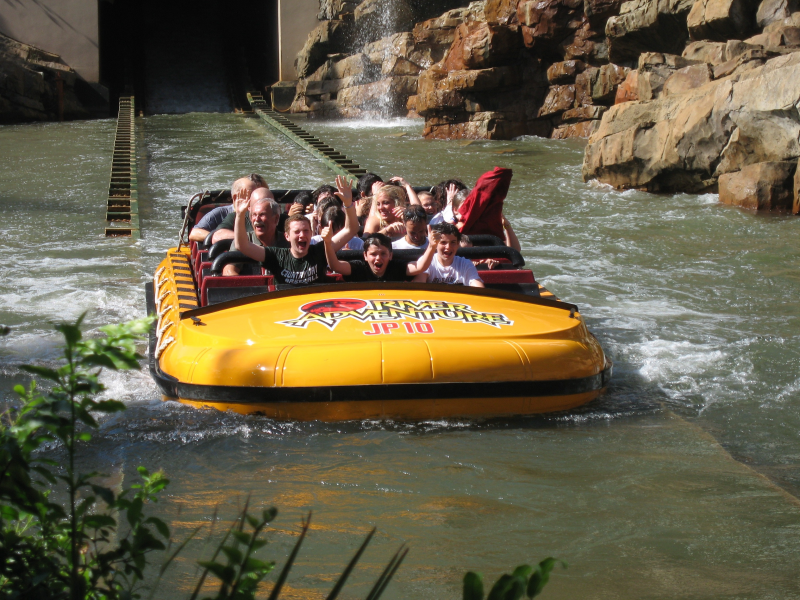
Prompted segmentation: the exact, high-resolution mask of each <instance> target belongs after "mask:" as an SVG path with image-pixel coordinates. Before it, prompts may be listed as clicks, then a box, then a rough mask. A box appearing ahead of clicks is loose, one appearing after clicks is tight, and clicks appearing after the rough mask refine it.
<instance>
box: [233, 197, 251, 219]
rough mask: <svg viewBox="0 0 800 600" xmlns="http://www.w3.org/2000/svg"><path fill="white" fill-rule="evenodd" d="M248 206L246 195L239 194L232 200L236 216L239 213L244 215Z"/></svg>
mask: <svg viewBox="0 0 800 600" xmlns="http://www.w3.org/2000/svg"><path fill="white" fill-rule="evenodd" d="M249 208H250V199H249V198H248V197H247V196H244V195H242V196H240V197H239V198H236V200H234V201H233V210H234V211H235V212H236V214H237V216H238V215H241V216H244V215H245V214H247V211H248V209H249Z"/></svg>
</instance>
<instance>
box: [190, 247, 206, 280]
mask: <svg viewBox="0 0 800 600" xmlns="http://www.w3.org/2000/svg"><path fill="white" fill-rule="evenodd" d="M205 262H208V250H201V251H200V252H198V253H197V256H195V257H194V259H193V260H192V268H193V269H194V278H195V279H196V280H197V279H198V278H199V277H200V269H201V266H200V265H202V264H203V263H205Z"/></svg>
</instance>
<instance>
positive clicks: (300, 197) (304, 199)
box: [293, 190, 314, 206]
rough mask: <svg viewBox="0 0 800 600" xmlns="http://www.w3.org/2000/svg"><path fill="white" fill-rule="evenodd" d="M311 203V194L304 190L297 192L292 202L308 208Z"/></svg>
mask: <svg viewBox="0 0 800 600" xmlns="http://www.w3.org/2000/svg"><path fill="white" fill-rule="evenodd" d="M313 202H314V198H312V197H311V192H308V191H305V190H303V191H302V192H297V195H296V196H295V197H294V200H293V203H294V204H302V205H303V206H308V205H309V204H313Z"/></svg>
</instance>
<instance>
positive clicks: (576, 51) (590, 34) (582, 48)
mask: <svg viewBox="0 0 800 600" xmlns="http://www.w3.org/2000/svg"><path fill="white" fill-rule="evenodd" d="M558 51H559V52H560V53H561V55H562V56H563V57H564V58H565V59H566V60H576V59H577V60H582V61H583V62H585V63H587V64H590V65H594V66H600V65H604V64H605V63H607V62H608V42H607V41H606V36H605V34H604V33H603V32H602V29H601V30H600V31H597V30H595V29H593V28H592V25H591V23H590V22H589V20H588V19H586V18H584V20H582V21H581V22H580V26H579V27H578V28H577V29H576V30H575V31H574V32H572V33H570V34H569V35H568V36H567V37H566V38H564V40H563V41H562V42H561V43H560V44H559V45H558Z"/></svg>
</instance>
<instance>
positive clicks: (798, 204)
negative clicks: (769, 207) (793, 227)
mask: <svg viewBox="0 0 800 600" xmlns="http://www.w3.org/2000/svg"><path fill="white" fill-rule="evenodd" d="M792 199H793V201H792V214H793V215H800V169H797V168H796V169H795V171H794V178H793V179H792Z"/></svg>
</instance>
